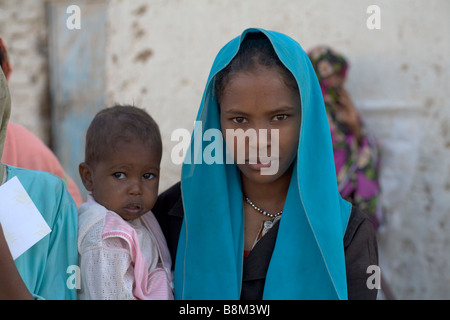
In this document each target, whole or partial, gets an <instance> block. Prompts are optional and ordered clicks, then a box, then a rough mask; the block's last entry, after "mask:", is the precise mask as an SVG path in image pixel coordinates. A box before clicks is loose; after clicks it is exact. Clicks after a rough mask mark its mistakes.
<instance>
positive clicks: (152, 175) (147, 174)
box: [143, 173, 155, 180]
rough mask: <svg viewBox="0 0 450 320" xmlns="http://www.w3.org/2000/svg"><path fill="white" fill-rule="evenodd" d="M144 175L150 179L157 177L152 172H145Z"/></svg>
mask: <svg viewBox="0 0 450 320" xmlns="http://www.w3.org/2000/svg"><path fill="white" fill-rule="evenodd" d="M143 177H144V179H146V180H150V179H153V178H154V177H155V175H154V174H152V173H144V175H143Z"/></svg>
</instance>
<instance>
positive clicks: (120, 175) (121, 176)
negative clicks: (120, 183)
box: [113, 172, 125, 179]
mask: <svg viewBox="0 0 450 320" xmlns="http://www.w3.org/2000/svg"><path fill="white" fill-rule="evenodd" d="M113 177H114V178H116V179H125V173H123V172H114V173H113Z"/></svg>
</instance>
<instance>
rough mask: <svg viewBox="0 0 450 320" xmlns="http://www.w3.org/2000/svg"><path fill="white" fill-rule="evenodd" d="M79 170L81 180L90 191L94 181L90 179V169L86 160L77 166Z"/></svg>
mask: <svg viewBox="0 0 450 320" xmlns="http://www.w3.org/2000/svg"><path fill="white" fill-rule="evenodd" d="M78 171H79V172H80V177H81V181H82V182H83V185H84V187H85V188H86V190H87V191H92V189H93V186H94V183H93V181H92V170H91V168H90V167H89V166H88V164H87V163H86V162H82V163H80V165H79V166H78Z"/></svg>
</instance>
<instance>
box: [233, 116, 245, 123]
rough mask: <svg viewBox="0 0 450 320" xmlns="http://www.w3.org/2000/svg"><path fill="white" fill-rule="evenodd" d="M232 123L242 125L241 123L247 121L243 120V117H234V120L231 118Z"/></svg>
mask: <svg viewBox="0 0 450 320" xmlns="http://www.w3.org/2000/svg"><path fill="white" fill-rule="evenodd" d="M233 122H234V123H239V124H242V123H245V122H247V119H245V118H244V117H236V118H233Z"/></svg>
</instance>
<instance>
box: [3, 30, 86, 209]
mask: <svg viewBox="0 0 450 320" xmlns="http://www.w3.org/2000/svg"><path fill="white" fill-rule="evenodd" d="M0 66H1V68H2V70H3V73H4V74H5V77H6V80H7V81H9V78H10V76H11V73H12V67H11V63H10V61H9V57H8V51H7V48H6V45H5V43H4V42H3V40H2V38H1V37H0ZM1 162H3V163H5V164H9V165H11V166H14V167H19V168H25V169H31V170H40V171H46V172H50V173H52V174H54V175H56V176H58V177H60V178H61V179H63V181H64V183H65V185H66V187H67V190H68V191H69V193H70V195H71V196H72V198H73V200H74V201H75V203H76V205H77V207H78V206H79V205H80V204H81V203H82V198H81V194H80V191H79V189H78V187H77V185H76V184H75V182H74V181H73V180H72V179H71V178H70V177H69V176H68V175H67V174H66V172H65V170H64V169H63V167H62V166H61V164H60V162H59V160H58V159H57V157H56V156H55V154H54V153H53V152H52V151H51V150H50V148H49V147H47V146H46V145H45V143H44V142H43V141H41V140H40V139H39V138H38V137H37V136H35V135H34V134H33V133H31V132H30V131H28V130H27V129H25V128H24V127H22V126H20V125H19V124H16V123H13V122H11V121H10V122H9V123H8V127H7V131H6V140H5V145H4V150H3V155H2V158H1Z"/></svg>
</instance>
